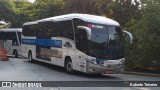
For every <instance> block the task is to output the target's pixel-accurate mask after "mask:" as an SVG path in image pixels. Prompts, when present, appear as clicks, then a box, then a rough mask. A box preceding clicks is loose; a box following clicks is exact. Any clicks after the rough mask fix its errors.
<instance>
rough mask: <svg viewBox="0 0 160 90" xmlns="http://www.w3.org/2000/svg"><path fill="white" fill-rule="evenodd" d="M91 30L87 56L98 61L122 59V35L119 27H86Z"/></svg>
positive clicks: (93, 25) (92, 25)
mask: <svg viewBox="0 0 160 90" xmlns="http://www.w3.org/2000/svg"><path fill="white" fill-rule="evenodd" d="M88 26H89V27H90V28H91V33H92V35H91V40H90V41H89V54H90V55H91V56H93V57H96V58H99V59H110V60H112V59H114V60H115V59H119V58H123V57H124V42H123V33H122V30H121V27H120V26H107V25H95V24H90V25H88Z"/></svg>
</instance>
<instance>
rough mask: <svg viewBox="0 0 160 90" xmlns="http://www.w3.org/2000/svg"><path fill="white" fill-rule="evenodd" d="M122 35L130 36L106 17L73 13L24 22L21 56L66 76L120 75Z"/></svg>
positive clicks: (122, 58)
mask: <svg viewBox="0 0 160 90" xmlns="http://www.w3.org/2000/svg"><path fill="white" fill-rule="evenodd" d="M124 34H126V35H128V36H129V39H130V42H132V39H133V37H132V34H131V33H129V32H127V31H125V32H124V33H123V30H122V29H121V26H120V24H119V23H118V22H116V21H114V20H111V19H109V18H106V17H102V16H96V15H89V14H79V13H72V14H66V15H60V16H55V17H50V18H46V19H41V20H37V21H33V22H26V23H24V24H23V28H22V45H21V50H22V53H21V55H22V56H24V57H27V58H28V59H29V61H30V62H32V61H33V60H37V61H41V62H45V63H49V64H53V65H57V66H61V67H64V69H65V70H66V72H67V73H73V71H80V72H84V73H88V74H112V73H120V72H121V71H122V68H123V63H124V61H125V57H124V37H123V36H124Z"/></svg>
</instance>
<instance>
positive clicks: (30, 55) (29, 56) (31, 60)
mask: <svg viewBox="0 0 160 90" xmlns="http://www.w3.org/2000/svg"><path fill="white" fill-rule="evenodd" d="M28 59H29V62H33V59H32V52H29V53H28Z"/></svg>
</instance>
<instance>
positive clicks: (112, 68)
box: [86, 58, 124, 74]
mask: <svg viewBox="0 0 160 90" xmlns="http://www.w3.org/2000/svg"><path fill="white" fill-rule="evenodd" d="M118 61H119V63H117V60H116V63H114V61H112V64H110V65H109V66H101V65H98V64H92V63H89V62H88V68H87V70H86V71H87V73H90V74H117V73H121V72H122V71H123V63H124V58H123V59H120V60H118ZM122 61H123V62H122ZM120 62H121V63H120Z"/></svg>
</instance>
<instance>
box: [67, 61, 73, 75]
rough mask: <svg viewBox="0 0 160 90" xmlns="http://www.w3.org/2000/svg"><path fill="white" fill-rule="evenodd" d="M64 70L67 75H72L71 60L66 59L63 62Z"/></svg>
mask: <svg viewBox="0 0 160 90" xmlns="http://www.w3.org/2000/svg"><path fill="white" fill-rule="evenodd" d="M65 70H66V72H67V73H69V74H72V73H73V65H72V61H71V59H67V60H66V61H65Z"/></svg>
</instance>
